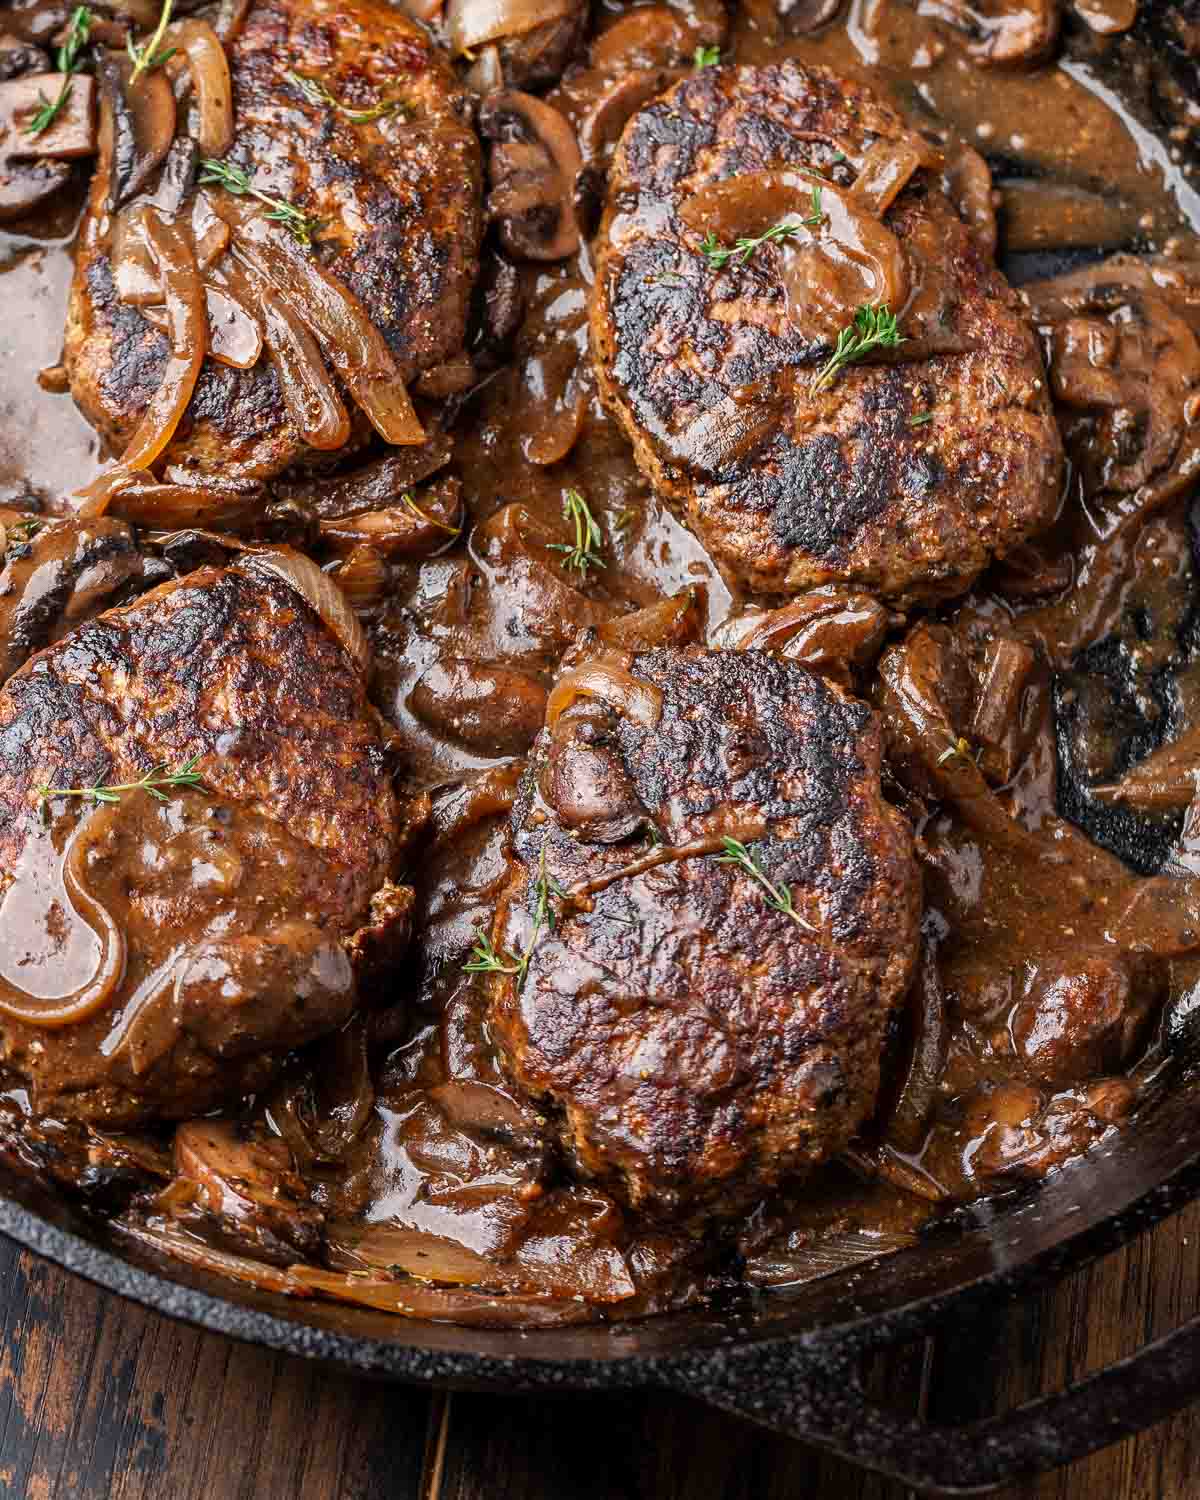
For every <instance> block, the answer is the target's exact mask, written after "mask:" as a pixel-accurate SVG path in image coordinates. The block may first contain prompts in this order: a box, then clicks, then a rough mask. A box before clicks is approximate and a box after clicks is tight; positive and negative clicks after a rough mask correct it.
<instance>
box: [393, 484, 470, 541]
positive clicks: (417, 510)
mask: <svg viewBox="0 0 1200 1500" xmlns="http://www.w3.org/2000/svg"><path fill="white" fill-rule="evenodd" d="M400 503H401V505H404V506H406V507H407V508H408V509H409V510H411V511H412V513H413V515H414V516H416V517H417V518H418V520H421V521H424V522H425V524H426V526H436V527H437V528H438V530H439V531H444V532H446V533H447V535H449V536H458V534H459V532H461V531H462V526H461V525H459V526H451V525H450V524H449V522H447V521H439V520H438V518H437V517H436V516H431V515H430V514H429V512H428V511H424V510H422V509H421V507H420V506H419V505H418V504H417V502H416V501H415V500H414V499H413V497H412V496H411V495H410V494H409V493H408V491H407V490H405V492H404V493H403V495H401V496H400Z"/></svg>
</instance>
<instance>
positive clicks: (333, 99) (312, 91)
mask: <svg viewBox="0 0 1200 1500" xmlns="http://www.w3.org/2000/svg"><path fill="white" fill-rule="evenodd" d="M284 76H285V77H286V78H287V80H288V82H289V83H292V84H295V86H296V87H297V88H298V89H299V90H300V92H301V93H302V94H303V95H304V97H305V98H306V99H307V100H308V102H309V103H310V104H317V105H321V104H326V105H328V106H329V108H330V109H336V110H337V112H338V114H340V115H343V116H345V118H346V119H347V120H349V121H350V123H351V125H369V124H370V123H371V122H372V121H373V120H382V119H383V118H384V117H385V116H386V115H394V114H396V113H398V112H399V111H400V110H403V109H406V108H407V106H406V105H404V104H403V103H402V102H401V101H400V100H399V99H385V100H384V101H383V102H382V103H381V104H372V105H369V106H368V107H367V108H366V109H354V108H353V107H352V106H351V105H349V104H343V103H342V101H341V100H340V99H339V98H338V97H337V95H336V94H333V93H331V92H330V90H329V89H328V88H326V86H325V85H324V84H323V83H322V82H321V81H320V79H318V78H306V77H305V76H304V74H303V73H296V72H294V71H292V70H290V69H289V71H288V72H287V73H286V74H285V75H284Z"/></svg>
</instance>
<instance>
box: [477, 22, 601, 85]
mask: <svg viewBox="0 0 1200 1500" xmlns="http://www.w3.org/2000/svg"><path fill="white" fill-rule="evenodd" d="M587 19H588V7H587V5H586V4H583V3H581V0H574V3H573V4H572V5H571V7H570V9H569V10H568V11H567V12H566V14H565V15H561V16H555V17H553V19H551V20H547V21H543V22H542V24H541V25H540V26H535V27H534V29H533V30H532V31H527V32H526V33H525V34H524V35H523V36H518V37H504V38H503V39H502V40H501V42H500V45H499V48H498V51H499V56H500V68H501V71H502V74H503V77H504V82H505V83H506V84H507V85H508V87H509V88H513V89H529V88H545V87H546V86H547V85H549V84H552V83H556V82H557V81H558V79H559V78H560V77H561V76H562V73H563V70H564V68H565V67H566V66H567V64H568V63H569V62H570V61H571V59H572V57H573V56H574V55H575V52H576V50H577V49H578V47H579V43H580V42H581V40H582V39H583V33H584V28H585V27H586V26H587Z"/></svg>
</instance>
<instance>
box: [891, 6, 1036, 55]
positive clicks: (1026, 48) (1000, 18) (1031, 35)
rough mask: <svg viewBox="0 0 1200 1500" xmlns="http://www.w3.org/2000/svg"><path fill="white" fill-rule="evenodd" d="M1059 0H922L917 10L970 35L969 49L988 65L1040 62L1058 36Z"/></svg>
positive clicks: (971, 53)
mask: <svg viewBox="0 0 1200 1500" xmlns="http://www.w3.org/2000/svg"><path fill="white" fill-rule="evenodd" d="M1061 10H1062V6H1061V3H1060V0H976V3H975V4H974V5H969V4H966V3H965V0H919V4H918V5H917V14H918V15H919V16H933V17H934V18H936V19H937V20H939V21H946V22H948V23H949V25H951V26H953V27H955V28H956V29H957V30H959V31H965V32H966V33H967V34H968V36H969V37H970V38H971V40H970V42H969V43H968V44H967V52H968V53H969V55H970V56H971V57H972V58H973V59H974V60H975V62H977V63H979V64H981V65H982V66H985V67H1012V66H1014V65H1016V66H1020V65H1021V64H1024V63H1034V62H1040V61H1041V59H1042V58H1043V57H1045V56H1046V54H1047V53H1048V52H1049V51H1050V49H1051V48H1052V47H1053V46H1054V44H1055V42H1056V41H1057V40H1058V28H1059V22H1060V20H1061Z"/></svg>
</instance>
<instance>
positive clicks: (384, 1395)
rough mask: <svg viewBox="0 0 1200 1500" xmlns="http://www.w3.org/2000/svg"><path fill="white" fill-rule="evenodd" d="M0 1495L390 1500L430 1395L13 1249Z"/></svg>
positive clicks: (1, 1375) (405, 1488) (2, 1382)
mask: <svg viewBox="0 0 1200 1500" xmlns="http://www.w3.org/2000/svg"><path fill="white" fill-rule="evenodd" d="M0 1287H2V1288H3V1293H2V1309H0V1311H2V1317H3V1326H2V1328H0V1493H3V1494H4V1495H6V1496H8V1495H11V1496H16V1497H24V1496H28V1497H31V1500H32V1497H36V1500H67V1497H71V1500H109V1497H112V1500H163V1497H165V1496H169V1497H170V1500H260V1497H268V1496H269V1497H272V1500H273V1497H275V1496H279V1497H281V1500H282V1497H287V1500H334V1497H338V1500H342V1497H346V1500H350V1497H353V1500H385V1497H387V1500H392V1497H396V1496H402V1497H408V1496H414V1495H415V1494H416V1493H417V1488H418V1484H419V1481H420V1475H421V1469H422V1464H423V1460H424V1453H425V1445H426V1432H427V1426H428V1421H429V1412H430V1398H429V1396H428V1395H427V1394H426V1393H424V1392H419V1391H411V1390H405V1389H400V1388H397V1387H387V1386H383V1385H378V1384H374V1383H371V1382H367V1381H361V1380H353V1379H349V1378H346V1377H342V1376H338V1375H331V1374H330V1373H329V1372H327V1371H324V1370H321V1369H318V1368H316V1367H314V1366H312V1365H310V1364H308V1363H306V1362H305V1361H303V1360H298V1359H291V1358H288V1357H285V1356H282V1355H277V1354H271V1353H268V1352H267V1351H266V1350H262V1349H249V1348H246V1347H245V1346H243V1345H238V1344H234V1343H232V1342H230V1341H229V1340H227V1339H223V1338H221V1337H219V1336H217V1335H215V1334H206V1333H199V1332H197V1331H196V1330H195V1329H191V1328H185V1327H183V1326H182V1325H180V1324H177V1323H173V1322H171V1321H169V1320H168V1319H166V1318H162V1317H159V1316H158V1315H157V1314H154V1313H148V1312H144V1311H142V1310H141V1309H140V1308H136V1307H132V1306H130V1305H129V1304H128V1303H126V1302H123V1301H121V1300H119V1299H118V1298H115V1297H112V1296H109V1295H108V1294H106V1293H103V1292H100V1291H98V1290H97V1289H96V1288H94V1287H92V1286H89V1285H88V1284H87V1283H85V1282H83V1281H80V1280H78V1278H76V1277H72V1276H67V1275H65V1274H64V1273H62V1272H61V1271H59V1270H57V1269H56V1268H55V1267H53V1266H50V1265H48V1264H47V1263H46V1262H44V1261H39V1260H37V1259H35V1258H34V1257H32V1256H28V1255H26V1254H25V1253H24V1252H18V1251H17V1250H16V1249H15V1247H13V1246H12V1245H10V1244H9V1243H8V1242H7V1241H0Z"/></svg>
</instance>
